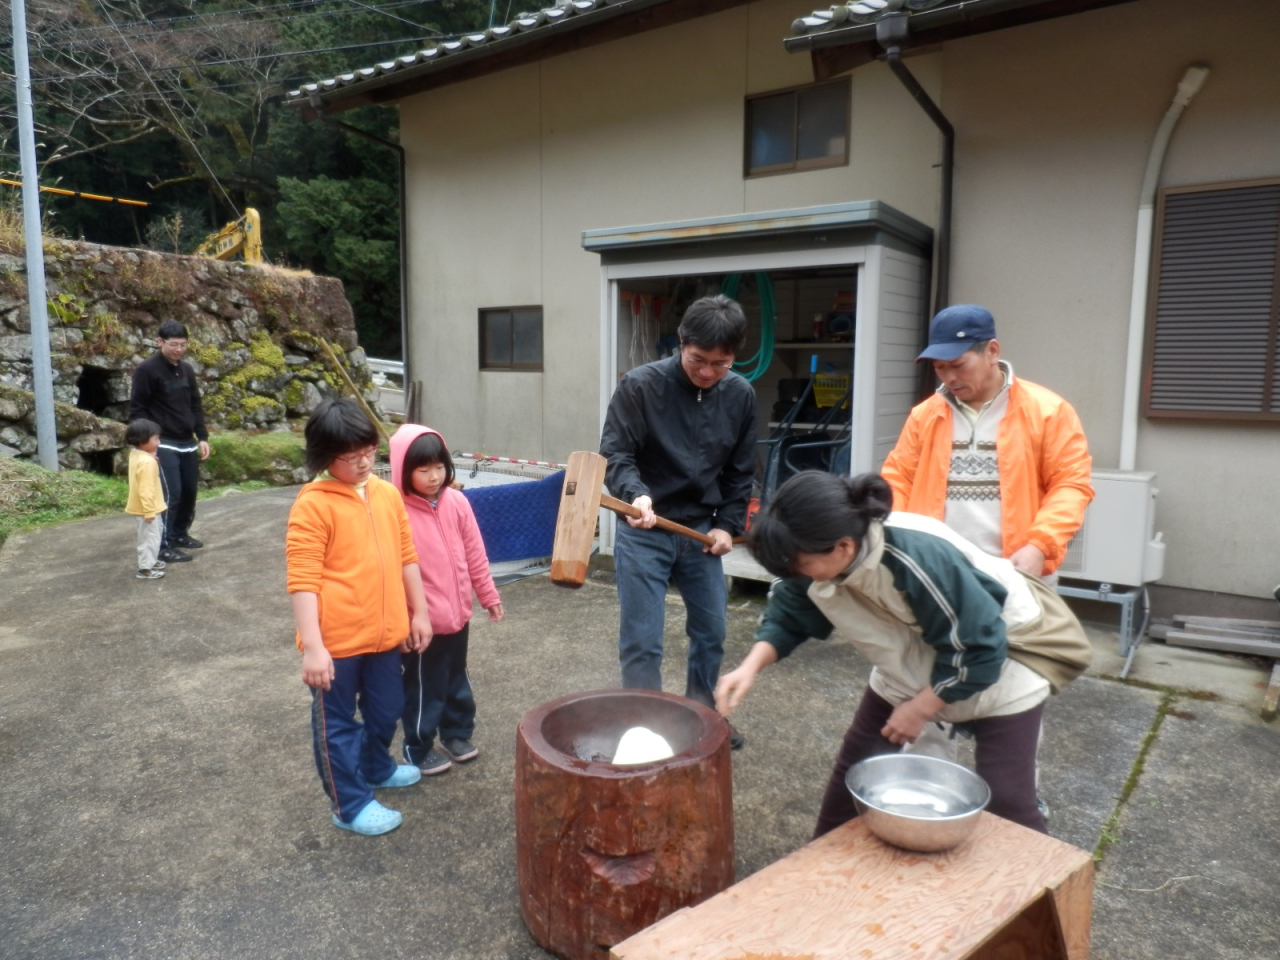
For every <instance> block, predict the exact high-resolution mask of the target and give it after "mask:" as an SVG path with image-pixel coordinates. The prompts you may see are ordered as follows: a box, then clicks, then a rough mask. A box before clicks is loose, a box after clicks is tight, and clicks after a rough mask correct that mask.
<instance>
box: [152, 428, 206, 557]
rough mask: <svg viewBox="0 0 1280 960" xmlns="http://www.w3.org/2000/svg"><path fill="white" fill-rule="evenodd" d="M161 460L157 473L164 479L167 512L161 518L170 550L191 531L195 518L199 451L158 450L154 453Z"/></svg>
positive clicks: (164, 544)
mask: <svg viewBox="0 0 1280 960" xmlns="http://www.w3.org/2000/svg"><path fill="white" fill-rule="evenodd" d="M156 455H157V456H158V457H159V458H160V473H161V475H162V477H163V479H164V496H165V501H166V502H167V503H168V507H169V510H168V513H166V514H165V519H164V543H163V544H162V545H161V548H162V549H164V550H169V549H171V548H172V547H173V546H174V541H175V540H181V539H182V538H183V537H185V536H187V534H188V533H189V532H190V530H191V521H192V520H194V519H195V516H196V488H197V487H198V486H199V484H200V451H198V450H192V451H191V452H190V453H179V452H178V451H177V450H168V449H166V448H164V447H161V448H160V449H159V450H157V451H156Z"/></svg>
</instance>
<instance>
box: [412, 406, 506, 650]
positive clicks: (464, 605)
mask: <svg viewBox="0 0 1280 960" xmlns="http://www.w3.org/2000/svg"><path fill="white" fill-rule="evenodd" d="M424 433H434V434H435V435H436V436H437V437H440V439H441V442H442V443H443V442H444V438H443V437H441V436H440V433H439V431H436V430H432V429H431V428H430V427H422V426H418V425H417V424H413V423H406V424H405V425H404V426H402V427H401V428H400V429H399V430H397V431H396V432H395V434H394V435H393V436H392V437H391V482H392V483H393V484H394V485H395V488H396V489H397V490H399V491H400V496H401V497H403V498H404V506H405V510H406V511H407V512H408V514H409V529H410V530H411V531H412V532H413V544H414V547H415V548H416V549H417V551H418V567H419V569H420V570H421V571H422V586H423V589H424V590H425V591H426V594H427V608H428V610H429V612H430V614H431V630H432V632H434V633H439V634H448V633H457V632H458V631H459V630H461V629H462V628H463V627H464V626H466V624H467V622H468V621H469V620H470V619H471V591H472V589H473V588H474V589H475V592H476V596H478V597H479V598H480V605H481V606H482V607H485V608H486V609H487V608H489V607H492V606H493V605H494V604H496V603H499V602H500V600H499V597H498V588H497V587H496V586H494V583H493V577H492V576H490V575H489V558H488V556H487V555H486V554H485V552H484V542H483V541H482V540H481V539H480V528H479V527H478V526H477V525H476V518H475V514H473V513H472V512H471V504H470V503H469V502H468V501H467V498H466V497H464V496H463V495H462V493H461V492H460V491H458V490H454V489H453V488H451V487H445V488H444V489H443V490H441V491H440V496H439V497H438V498H437V499H436V503H435V506H432V505H431V501H429V500H427V499H426V498H425V497H421V496H418V495H417V494H416V493H405V491H404V485H403V483H402V478H403V477H404V455H405V453H406V452H407V451H408V449H409V447H410V446H411V445H412V444H413V441H415V440H417V439H418V438H419V437H420V436H422V435H423V434H424Z"/></svg>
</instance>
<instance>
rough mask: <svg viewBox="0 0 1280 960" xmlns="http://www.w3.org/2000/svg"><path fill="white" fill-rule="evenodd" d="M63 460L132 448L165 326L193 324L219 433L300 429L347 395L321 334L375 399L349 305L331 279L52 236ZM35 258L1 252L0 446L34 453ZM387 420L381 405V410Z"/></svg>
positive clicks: (94, 458)
mask: <svg viewBox="0 0 1280 960" xmlns="http://www.w3.org/2000/svg"><path fill="white" fill-rule="evenodd" d="M45 275H46V284H47V288H48V289H47V293H48V311H49V336H50V349H51V352H52V366H53V392H54V399H55V400H56V401H58V404H59V411H58V415H57V421H58V446H59V460H60V461H61V462H62V464H63V465H64V466H66V467H72V468H83V467H86V466H95V467H101V465H102V463H103V455H104V454H106V455H107V457H108V459H109V458H110V455H111V454H112V453H113V452H114V451H115V450H118V449H119V448H120V446H121V444H122V443H123V427H122V426H121V424H122V422H123V421H124V420H125V418H126V417H127V416H128V406H129V391H130V388H131V385H132V374H133V370H134V368H135V367H136V366H137V365H138V364H139V363H141V362H142V361H143V360H145V359H146V358H147V357H149V356H151V355H152V353H154V352H155V349H156V330H157V329H158V328H159V326H160V324H161V323H162V322H163V321H165V320H169V319H175V320H178V321H180V322H182V323H183V324H185V325H186V327H187V331H188V333H189V334H190V341H191V347H190V349H189V350H188V352H187V361H188V362H189V363H190V364H191V366H192V367H193V368H194V369H195V371H196V375H197V378H198V379H199V381H200V389H201V393H202V395H203V397H204V409H205V417H206V421H207V423H208V425H209V428H210V429H211V430H237V429H266V430H282V429H291V428H293V427H295V426H297V425H298V423H299V422H300V421H301V420H303V419H305V418H306V416H307V415H308V414H309V413H310V412H311V411H312V410H314V409H315V407H316V405H317V404H319V403H320V401H321V400H322V399H324V398H325V397H331V396H337V395H339V394H340V393H341V392H343V384H342V380H341V377H340V376H339V375H338V373H337V372H336V371H334V369H333V368H332V366H331V365H330V364H328V363H327V362H326V359H325V357H324V354H323V349H322V347H321V344H320V341H319V338H324V339H325V340H327V341H328V342H329V343H330V344H332V345H333V347H334V351H335V353H337V354H338V356H339V358H340V359H342V360H343V361H344V363H345V366H346V367H347V369H348V373H349V374H350V376H351V378H352V380H353V381H354V382H355V383H356V385H357V387H358V388H359V389H360V390H361V391H362V392H363V393H364V395H365V398H366V399H367V400H369V401H370V403H371V404H372V403H374V402H376V400H377V390H376V388H375V387H374V386H373V382H372V379H371V377H370V372H369V368H368V366H367V364H366V362H365V355H364V351H363V350H361V349H360V348H359V346H358V344H357V342H356V332H355V322H354V318H353V317H352V313H351V305H350V304H349V303H347V300H346V298H345V296H344V294H343V289H342V283H341V281H339V280H336V279H333V278H331V277H317V276H312V275H311V274H308V273H303V272H299V271H293V270H288V269H283V268H277V267H255V266H249V265H246V264H241V263H223V262H222V261H218V260H210V259H207V258H204V257H188V256H177V255H173V254H164V253H157V252H155V251H152V250H131V249H125V248H120V247H105V246H99V245H96V244H88V243H77V242H69V241H56V240H46V241H45ZM26 297H27V284H26V260H25V257H24V255H23V254H22V252H21V251H12V250H10V251H6V250H0V389H3V388H6V387H7V388H8V389H7V390H3V392H0V454H4V453H6V452H8V453H9V454H10V455H12V454H13V453H17V454H18V455H20V456H32V455H34V453H35V449H36V440H35V423H34V412H33V411H34V404H33V402H32V401H31V394H30V390H31V389H32V371H31V320H30V314H29V312H28V309H27V302H26ZM379 415H381V411H379Z"/></svg>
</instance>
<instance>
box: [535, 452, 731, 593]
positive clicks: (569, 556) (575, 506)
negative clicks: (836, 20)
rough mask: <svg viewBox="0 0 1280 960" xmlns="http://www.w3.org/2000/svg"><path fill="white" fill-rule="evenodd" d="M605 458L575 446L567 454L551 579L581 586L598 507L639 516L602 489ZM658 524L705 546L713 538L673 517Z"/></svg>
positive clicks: (563, 583)
mask: <svg viewBox="0 0 1280 960" xmlns="http://www.w3.org/2000/svg"><path fill="white" fill-rule="evenodd" d="M607 465H608V461H607V460H606V459H605V458H604V457H602V456H600V454H598V453H592V452H591V451H589V450H578V451H576V452H575V453H571V454H569V463H568V465H567V469H566V470H565V475H564V490H563V491H562V492H561V494H560V511H559V512H558V513H557V514H556V540H555V545H554V546H553V547H552V549H551V582H552V583H558V584H560V585H561V586H563V587H580V586H582V583H583V581H584V580H586V579H587V562H588V561H589V560H590V559H591V541H592V540H593V539H594V538H595V530H596V516H597V514H599V512H600V508H601V507H604V508H605V509H606V510H612V511H613V512H614V513H617V514H620V515H621V516H624V517H639V516H640V511H639V509H637V508H636V507H633V506H632V505H631V504H629V503H627V502H626V501H624V500H618V499H617V498H615V497H610V496H608V495H607V494H606V493H605V492H604V470H605V467H606V466H607ZM657 526H658V527H659V528H661V529H663V530H668V531H670V532H671V533H678V534H680V535H681V536H685V537H688V538H689V539H690V540H697V541H698V542H699V543H700V544H702V545H703V546H704V547H709V546H712V545H713V544H714V543H715V540H714V538H712V537H710V536H708V535H707V534H705V533H699V532H698V531H697V530H692V529H690V528H689V527H686V526H684V525H683V524H679V523H676V522H675V521H673V520H666V519H664V518H663V517H659V518H658V523H657Z"/></svg>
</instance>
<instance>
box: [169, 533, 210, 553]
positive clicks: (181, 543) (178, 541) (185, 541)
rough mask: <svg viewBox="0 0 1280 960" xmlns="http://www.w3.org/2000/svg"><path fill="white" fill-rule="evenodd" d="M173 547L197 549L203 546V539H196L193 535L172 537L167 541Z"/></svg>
mask: <svg viewBox="0 0 1280 960" xmlns="http://www.w3.org/2000/svg"><path fill="white" fill-rule="evenodd" d="M169 542H170V543H172V544H173V545H174V546H175V547H182V548H183V549H184V550H199V549H200V548H201V547H203V546H204V541H203V540H197V539H196V538H195V537H190V536H187V537H174V538H173V539H172V540H170V541H169Z"/></svg>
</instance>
